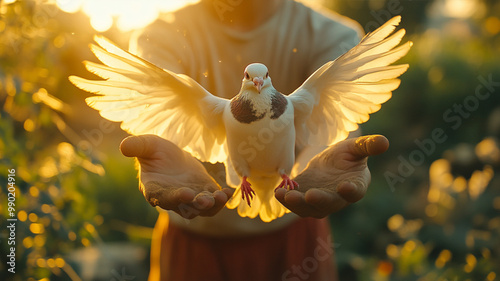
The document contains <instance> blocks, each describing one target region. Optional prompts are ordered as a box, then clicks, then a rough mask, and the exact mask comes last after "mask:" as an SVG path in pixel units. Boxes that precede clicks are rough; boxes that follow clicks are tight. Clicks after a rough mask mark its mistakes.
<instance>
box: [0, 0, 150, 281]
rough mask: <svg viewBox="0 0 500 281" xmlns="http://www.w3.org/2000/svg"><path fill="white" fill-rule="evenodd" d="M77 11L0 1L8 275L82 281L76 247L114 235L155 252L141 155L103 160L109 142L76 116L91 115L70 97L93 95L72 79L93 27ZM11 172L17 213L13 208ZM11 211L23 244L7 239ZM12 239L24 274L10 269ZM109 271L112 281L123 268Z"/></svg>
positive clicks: (1, 161) (1, 194) (0, 270)
mask: <svg viewBox="0 0 500 281" xmlns="http://www.w3.org/2000/svg"><path fill="white" fill-rule="evenodd" d="M68 17H69V16H68V15H67V14H65V13H63V12H61V11H59V10H58V9H57V7H56V6H54V5H53V4H50V3H49V1H47V2H44V1H17V2H14V3H12V4H3V3H0V106H1V107H2V111H0V136H1V139H0V183H1V189H0V202H1V203H0V217H1V231H0V232H1V235H2V237H1V241H2V243H0V252H1V253H2V255H1V257H0V260H1V263H0V279H2V280H48V279H43V278H50V280H80V277H79V275H80V274H81V270H80V269H79V268H78V266H79V264H78V263H76V262H75V261H74V260H73V259H72V258H70V255H71V253H73V252H74V251H75V250H78V249H83V248H91V247H100V246H102V245H103V244H107V243H111V242H129V243H135V244H137V245H139V246H140V247H142V248H144V251H145V252H147V251H149V245H150V236H151V231H152V226H153V225H154V222H155V218H156V215H157V214H156V211H155V209H153V208H151V207H150V206H149V205H148V204H147V203H146V204H145V201H144V199H143V198H142V195H141V194H140V192H139V191H138V190H137V178H136V171H135V169H134V166H133V161H132V160H128V161H124V160H123V158H120V156H118V149H117V146H118V143H114V144H113V146H114V147H115V150H114V151H116V152H115V153H114V154H113V153H111V155H110V157H102V155H100V154H99V153H98V151H99V150H101V149H103V148H102V145H104V144H102V145H101V143H98V142H91V141H89V140H88V139H85V135H82V132H84V130H83V129H82V128H83V127H81V125H79V124H76V123H75V124H76V125H75V124H74V123H72V121H71V120H72V118H73V119H74V118H75V115H77V116H78V115H80V114H81V113H79V112H77V113H76V114H75V111H78V109H77V108H74V107H72V106H70V105H69V104H68V102H72V103H74V102H73V101H74V100H77V99H78V100H83V99H82V98H83V97H82V96H80V97H78V95H77V93H78V91H77V90H76V89H73V88H72V87H71V86H70V85H69V82H68V80H67V77H68V75H70V74H71V73H77V72H79V71H80V72H81V68H82V67H81V60H82V59H83V58H82V57H80V56H79V55H78V54H79V53H81V54H86V53H87V52H88V47H87V42H85V41H84V40H90V39H89V38H90V37H91V35H92V33H93V32H92V31H91V29H90V28H89V27H88V23H87V25H86V26H87V27H86V28H85V27H83V28H82V26H80V24H81V22H85V21H81V22H79V21H78V20H76V21H70V20H69V18H68ZM75 19H78V17H74V16H73V20H75ZM81 19H85V18H84V17H83V16H82V15H80V20H81ZM68 23H70V24H68ZM76 33H78V34H86V36H81V37H77V36H74V34H76ZM75 54H77V55H76V56H75ZM68 89H70V90H68ZM80 116H81V115H80ZM93 126H95V127H97V128H99V126H98V125H96V124H94V125H93ZM93 129H94V128H92V127H90V128H87V131H88V132H92V131H91V130H93ZM92 148H93V149H92ZM111 156H112V157H111ZM11 169H15V175H14V176H13V178H14V179H15V186H16V191H15V198H16V200H15V202H14V203H15V206H14V211H13V212H12V213H13V216H11V214H10V212H9V209H8V206H7V202H8V194H7V182H8V177H9V170H11ZM9 218H16V219H17V222H16V223H15V225H16V228H15V231H14V232H15V245H12V244H10V245H9V244H7V243H4V241H6V240H5V239H4V238H6V237H8V235H9V233H8V232H7V225H8V224H9V223H10V222H8V221H7V220H6V219H9ZM12 246H14V247H15V249H16V263H15V272H16V273H15V274H11V273H10V272H8V271H7V270H8V268H10V266H9V265H8V264H7V261H8V258H7V257H6V255H7V253H9V252H10V247H12ZM142 260H143V265H142V266H141V265H139V266H141V267H143V268H146V267H147V261H148V260H147V259H146V258H144V257H143V259H142ZM106 270H107V271H108V272H107V273H108V275H107V276H108V278H107V280H110V279H111V278H112V277H113V275H112V272H111V270H113V268H109V269H106ZM115 270H117V271H120V268H116V269H115ZM128 270H129V271H128V272H130V271H131V270H132V269H128Z"/></svg>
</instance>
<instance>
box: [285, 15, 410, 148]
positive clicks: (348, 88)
mask: <svg viewBox="0 0 500 281" xmlns="http://www.w3.org/2000/svg"><path fill="white" fill-rule="evenodd" d="M400 20H401V17H400V16H397V17H394V18H392V19H391V20H389V21H388V22H387V23H385V24H384V25H382V26H381V27H380V28H378V29H377V30H375V31H374V32H372V33H369V34H367V35H366V36H365V37H364V38H363V39H362V40H361V42H360V43H359V44H358V45H356V46H355V47H354V48H352V49H351V50H349V51H348V52H347V53H345V54H344V55H342V56H340V57H338V58H337V59H336V60H334V61H331V62H328V63H326V64H325V65H323V66H322V67H320V68H319V69H318V70H316V71H315V72H314V73H313V74H312V75H311V76H310V77H309V78H308V79H307V80H306V81H305V82H304V84H302V86H300V87H299V88H298V89H297V90H296V91H295V92H293V93H292V94H291V95H290V96H289V99H290V100H291V101H292V103H293V106H294V108H295V126H296V130H297V145H298V146H300V147H307V146H315V145H331V144H333V143H336V142H338V141H341V140H343V139H345V138H346V137H347V135H348V133H349V132H350V131H354V130H356V129H357V128H358V123H363V122H366V121H367V120H368V119H369V118H370V117H369V115H368V114H370V113H373V112H376V111H377V110H379V109H380V107H381V104H382V103H384V102H386V101H387V100H388V99H390V98H391V95H392V91H393V90H395V89H396V88H397V87H398V86H399V83H400V80H399V79H397V77H399V76H400V75H401V74H403V73H404V72H405V71H406V70H407V69H408V65H406V64H405V65H393V66H389V64H391V63H393V62H395V61H396V60H398V59H400V58H401V57H403V56H404V55H405V54H406V53H407V52H408V50H409V49H410V47H411V45H412V43H411V42H407V43H405V44H403V45H401V46H399V47H397V48H394V47H395V46H397V45H398V44H399V43H400V42H401V39H402V37H403V36H404V34H405V30H404V29H401V30H399V31H397V32H396V33H394V34H393V35H391V36H389V35H390V34H391V33H392V32H393V31H394V30H395V28H396V26H397V25H398V24H399V22H400Z"/></svg>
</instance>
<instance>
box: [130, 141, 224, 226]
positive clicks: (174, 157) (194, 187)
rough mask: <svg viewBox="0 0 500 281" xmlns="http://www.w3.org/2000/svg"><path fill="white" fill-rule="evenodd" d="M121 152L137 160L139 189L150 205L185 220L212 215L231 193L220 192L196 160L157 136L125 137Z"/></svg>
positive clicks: (218, 187) (220, 207)
mask: <svg viewBox="0 0 500 281" xmlns="http://www.w3.org/2000/svg"><path fill="white" fill-rule="evenodd" d="M120 151H121V152H122V154H123V155H125V156H127V157H137V160H138V161H139V165H140V172H139V187H140V189H141V191H142V193H143V194H144V197H145V198H146V200H147V201H148V202H149V204H151V205H152V206H159V207H161V208H163V209H165V210H172V211H174V212H176V213H178V214H179V215H181V216H182V217H184V218H188V219H190V218H194V217H196V216H213V215H215V214H216V213H217V212H219V211H220V210H221V209H222V208H223V207H224V205H225V204H226V202H227V200H228V199H229V198H231V196H232V193H233V191H234V190H233V189H231V188H224V189H221V188H220V186H219V185H218V184H217V183H216V181H215V180H214V179H213V178H212V177H211V176H210V175H209V174H208V173H207V171H206V170H205V168H204V167H203V165H202V164H201V163H200V162H199V161H198V160H196V159H195V158H194V157H192V156H191V155H190V154H189V153H187V152H185V151H183V150H181V149H180V148H179V147H177V146H176V145H175V144H173V143H171V142H170V141H167V140H165V139H163V138H161V137H159V136H156V135H141V136H131V137H127V138H125V139H124V140H123V141H122V143H121V144H120Z"/></svg>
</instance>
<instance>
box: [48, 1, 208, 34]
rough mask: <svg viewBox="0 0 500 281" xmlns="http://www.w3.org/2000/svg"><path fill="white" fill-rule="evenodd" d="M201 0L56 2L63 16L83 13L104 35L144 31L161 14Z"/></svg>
mask: <svg viewBox="0 0 500 281" xmlns="http://www.w3.org/2000/svg"><path fill="white" fill-rule="evenodd" d="M196 2H199V0H168V1H166V0H149V1H140V0H104V1H103V0H56V4H57V6H58V7H59V9H61V10H62V11H64V12H67V13H75V12H78V11H80V10H81V11H83V12H84V13H85V14H86V15H87V16H89V18H90V23H91V25H92V28H94V29H95V30H96V31H98V32H104V31H106V30H108V29H110V28H111V27H112V26H113V24H116V26H117V27H118V29H120V30H121V31H123V32H126V31H130V30H134V29H139V28H142V27H144V26H146V25H148V24H149V23H151V22H153V21H154V20H155V19H157V18H158V17H159V15H160V13H168V12H172V11H175V10H178V9H180V8H182V7H184V6H186V5H189V4H193V3H196Z"/></svg>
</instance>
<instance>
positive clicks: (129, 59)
mask: <svg viewBox="0 0 500 281" xmlns="http://www.w3.org/2000/svg"><path fill="white" fill-rule="evenodd" d="M400 20H401V17H400V16H396V17H394V18H392V19H391V20H389V21H388V22H387V23H385V24H384V25H382V26H381V27H380V28H378V29H377V30H375V31H374V32H372V33H369V34H367V35H366V36H365V37H364V38H363V39H362V40H361V42H360V43H359V44H358V45H357V46H355V47H354V48H352V49H351V50H349V51H348V52H347V53H345V54H344V55H342V56H340V57H338V58H337V59H336V60H334V61H330V62H328V63H326V64H324V65H323V66H322V67H320V68H319V69H318V70H316V71H315V72H314V73H313V74H312V75H311V76H310V77H309V78H308V79H307V80H306V81H305V82H304V83H303V84H302V85H301V86H300V87H299V88H298V89H297V90H295V91H294V92H293V93H292V94H290V95H289V96H285V95H282V94H281V93H279V92H278V91H277V90H276V89H275V88H274V87H273V86H272V83H271V78H270V77H269V72H268V69H267V67H266V66H264V65H263V64H260V63H254V64H250V65H249V66H248V67H247V68H246V69H245V72H244V77H243V81H242V86H241V90H240V92H239V93H238V94H237V95H236V96H235V97H234V98H232V99H231V100H228V99H223V98H219V97H216V96H214V95H212V94H211V93H209V92H208V91H207V90H205V89H204V88H203V87H202V86H201V85H199V84H198V83H197V82H196V81H194V80H193V79H191V78H190V77H188V76H186V75H182V74H176V73H173V72H171V71H168V70H166V69H161V68H159V67H157V66H155V65H153V64H151V63H149V62H147V61H145V60H143V59H141V58H139V57H137V56H135V55H133V54H130V53H129V52H126V51H124V50H122V49H120V48H119V47H117V46H116V45H114V44H113V43H111V42H110V41H108V40H106V39H105V38H103V37H95V41H96V42H97V43H98V44H99V46H100V47H99V46H96V45H91V49H92V51H93V52H94V54H95V55H96V56H97V58H99V60H101V61H102V62H103V63H104V64H105V65H101V64H96V63H92V62H88V61H86V62H84V63H85V66H86V67H87V69H88V70H89V71H90V72H93V73H95V74H97V75H98V76H100V77H102V78H104V79H106V80H100V81H95V80H87V79H83V78H80V77H76V76H71V77H70V81H71V82H72V83H74V84H75V85H76V86H78V87H79V88H81V89H83V90H86V91H89V92H92V93H96V94H98V95H97V96H92V97H89V98H87V99H86V102H87V104H88V105H89V106H91V107H92V108H94V109H96V110H99V112H100V114H101V115H102V116H103V117H104V118H107V119H109V120H111V121H118V122H122V123H121V127H122V129H124V130H126V131H127V132H129V133H131V134H135V135H140V134H156V135H158V136H161V137H163V138H165V139H167V140H169V141H171V142H173V143H175V144H176V145H177V146H179V147H180V148H182V149H184V150H186V151H188V152H190V153H191V154H192V155H193V156H195V157H197V158H198V159H199V160H201V161H209V162H212V163H215V162H223V163H224V164H225V166H226V177H227V183H228V184H229V185H231V186H233V187H235V188H236V189H237V190H236V192H235V194H234V196H233V197H232V198H231V199H230V200H229V201H228V203H227V205H226V206H227V207H228V208H236V207H238V213H239V215H240V216H248V217H250V218H255V217H256V216H257V215H259V216H260V218H261V219H262V220H263V221H265V222H269V221H272V220H274V219H275V218H278V217H281V216H283V214H285V212H289V210H287V209H286V208H285V207H284V206H283V205H281V203H279V202H278V201H277V200H276V198H274V196H273V195H274V189H275V188H276V186H278V187H284V188H289V189H293V188H296V187H297V183H295V182H294V181H292V180H291V179H290V177H289V176H290V172H291V171H292V168H293V166H294V162H295V149H296V148H297V147H298V148H301V149H302V148H306V147H312V146H327V145H331V144H334V143H336V142H338V141H340V140H343V139H345V138H346V137H347V135H348V133H349V132H350V131H353V130H356V129H357V127H358V125H357V124H358V123H363V122H365V121H367V120H368V119H369V114H370V113H373V112H375V111H377V110H379V109H380V107H381V104H382V103H384V102H385V101H387V100H388V99H390V98H391V95H392V91H393V90H395V89H396V88H397V87H398V86H399V84H400V80H399V79H397V77H399V76H400V75H401V74H403V73H404V72H405V71H406V70H407V68H408V65H406V64H404V65H393V66H389V65H390V64H392V63H393V62H395V61H397V60H398V59H400V58H401V57H403V56H404V55H406V53H407V52H408V51H409V49H410V47H411V45H412V43H411V42H407V43H405V44H402V45H401V46H399V47H397V48H396V46H397V45H398V44H399V43H400V42H401V39H402V37H403V36H404V34H405V30H404V29H400V30H399V31H397V32H395V33H393V31H394V30H395V28H396V26H397V25H398V24H399V22H400ZM391 34H392V35H391ZM282 71H285V70H282ZM310 158H312V156H311V157H309V158H308V159H307V161H309V160H310ZM280 177H281V179H280ZM280 180H281V183H280ZM254 195H255V196H254Z"/></svg>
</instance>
